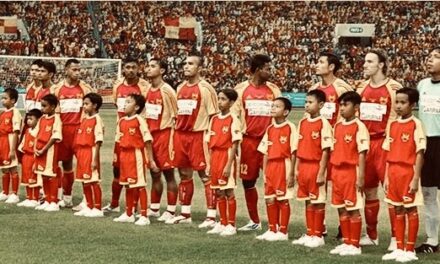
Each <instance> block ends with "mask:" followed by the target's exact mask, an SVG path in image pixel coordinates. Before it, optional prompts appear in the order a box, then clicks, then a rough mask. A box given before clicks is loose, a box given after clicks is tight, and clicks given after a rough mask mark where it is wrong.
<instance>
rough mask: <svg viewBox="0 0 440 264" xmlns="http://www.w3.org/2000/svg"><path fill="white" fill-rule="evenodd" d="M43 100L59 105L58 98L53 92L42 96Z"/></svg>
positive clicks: (52, 104)
mask: <svg viewBox="0 0 440 264" xmlns="http://www.w3.org/2000/svg"><path fill="white" fill-rule="evenodd" d="M41 101H45V102H47V103H48V104H49V105H50V106H55V107H56V106H57V105H58V98H57V97H56V96H55V95H53V94H47V95H45V96H43V98H41Z"/></svg>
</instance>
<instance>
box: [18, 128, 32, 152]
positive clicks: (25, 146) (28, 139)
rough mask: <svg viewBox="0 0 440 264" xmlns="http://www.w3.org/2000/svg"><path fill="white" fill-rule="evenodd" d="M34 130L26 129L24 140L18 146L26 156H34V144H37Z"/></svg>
mask: <svg viewBox="0 0 440 264" xmlns="http://www.w3.org/2000/svg"><path fill="white" fill-rule="evenodd" d="M33 132H34V130H33V129H32V128H30V127H29V128H28V129H26V131H25V132H24V135H23V139H22V140H21V142H20V145H19V146H18V150H19V151H20V152H22V153H25V154H30V155H32V154H34V144H35V136H34V133H33Z"/></svg>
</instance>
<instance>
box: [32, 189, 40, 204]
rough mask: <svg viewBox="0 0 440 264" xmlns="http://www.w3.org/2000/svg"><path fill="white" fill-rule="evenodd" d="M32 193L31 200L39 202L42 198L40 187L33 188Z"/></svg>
mask: <svg viewBox="0 0 440 264" xmlns="http://www.w3.org/2000/svg"><path fill="white" fill-rule="evenodd" d="M31 192H32V194H31V200H33V201H38V198H40V187H34V188H31Z"/></svg>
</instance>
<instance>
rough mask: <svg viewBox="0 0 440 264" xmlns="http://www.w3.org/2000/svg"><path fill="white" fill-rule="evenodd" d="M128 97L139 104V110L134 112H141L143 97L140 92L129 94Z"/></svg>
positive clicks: (143, 102) (143, 105) (143, 106)
mask: <svg viewBox="0 0 440 264" xmlns="http://www.w3.org/2000/svg"><path fill="white" fill-rule="evenodd" d="M128 97H131V98H133V99H134V102H135V104H136V105H137V106H139V110H137V111H136V114H140V113H142V111H143V110H144V108H145V98H144V97H143V96H142V95H140V94H129V95H128Z"/></svg>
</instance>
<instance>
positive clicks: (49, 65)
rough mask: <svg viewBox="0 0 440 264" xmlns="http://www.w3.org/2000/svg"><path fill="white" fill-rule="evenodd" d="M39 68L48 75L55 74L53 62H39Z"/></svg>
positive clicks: (55, 68) (55, 69)
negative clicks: (44, 70)
mask: <svg viewBox="0 0 440 264" xmlns="http://www.w3.org/2000/svg"><path fill="white" fill-rule="evenodd" d="M39 67H42V68H44V69H46V70H47V71H48V72H49V73H53V74H55V73H56V72H57V67H56V66H55V64H54V63H53V62H50V61H45V60H44V61H41V64H40V65H39Z"/></svg>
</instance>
